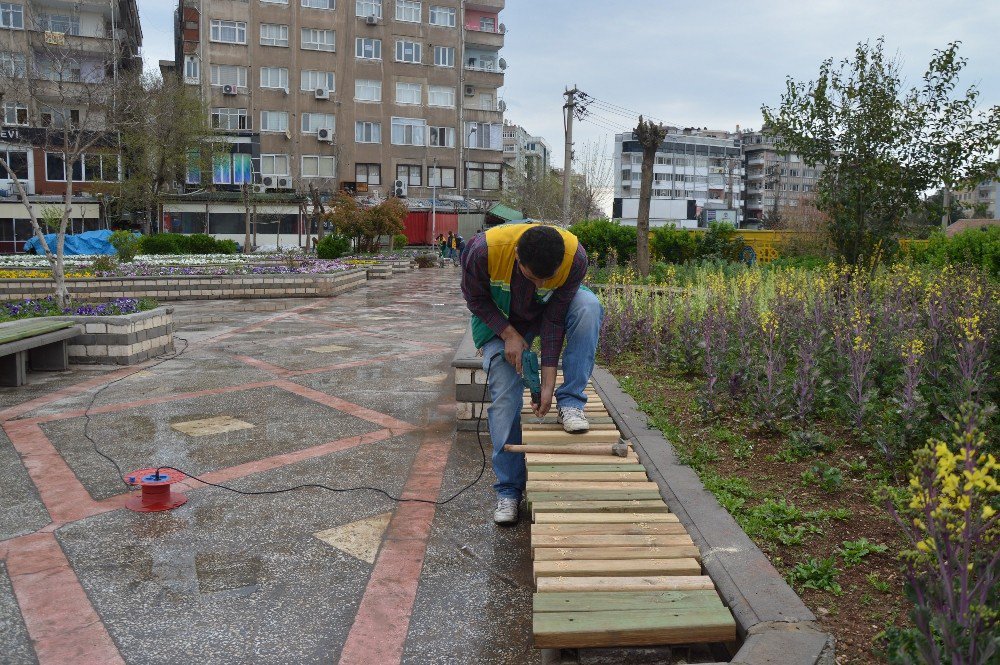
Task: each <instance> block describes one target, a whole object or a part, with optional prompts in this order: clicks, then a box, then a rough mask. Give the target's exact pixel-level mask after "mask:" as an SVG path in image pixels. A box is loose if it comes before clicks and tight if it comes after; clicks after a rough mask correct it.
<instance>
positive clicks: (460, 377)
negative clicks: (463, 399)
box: [455, 367, 472, 386]
mask: <svg viewBox="0 0 1000 665" xmlns="http://www.w3.org/2000/svg"><path fill="white" fill-rule="evenodd" d="M455 384H456V385H460V386H462V385H471V384H472V370H471V369H462V368H461V367H459V368H457V369H456V370H455Z"/></svg>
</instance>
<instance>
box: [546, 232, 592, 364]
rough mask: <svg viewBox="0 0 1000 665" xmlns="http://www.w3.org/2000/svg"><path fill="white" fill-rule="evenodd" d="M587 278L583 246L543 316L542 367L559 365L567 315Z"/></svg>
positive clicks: (580, 247) (577, 250)
mask: <svg viewBox="0 0 1000 665" xmlns="http://www.w3.org/2000/svg"><path fill="white" fill-rule="evenodd" d="M586 276H587V252H586V251H585V250H584V249H583V245H579V246H578V247H577V249H576V256H574V257H573V265H572V267H571V268H570V271H569V276H568V277H567V278H566V283H565V284H563V285H562V286H560V287H559V288H558V289H556V290H555V291H553V292H552V296H551V297H550V298H549V302H548V304H546V305H545V312H544V313H543V314H542V330H541V338H542V367H555V366H556V365H558V364H559V354H561V353H562V346H563V340H564V339H566V314H567V313H568V312H569V305H570V303H571V302H573V298H574V297H575V296H576V292H577V289H579V288H580V284H582V283H583V278H584V277H586Z"/></svg>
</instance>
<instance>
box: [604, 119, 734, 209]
mask: <svg viewBox="0 0 1000 665" xmlns="http://www.w3.org/2000/svg"><path fill="white" fill-rule="evenodd" d="M614 173H615V176H616V177H615V198H614V205H613V213H612V216H613V217H614V218H615V219H619V220H621V221H622V223H624V224H635V223H636V220H637V218H638V216H639V187H640V182H641V176H642V146H641V145H640V143H639V141H638V140H637V139H636V137H635V134H634V133H632V132H628V133H624V134H618V135H616V136H615V154H614ZM744 175H745V169H744V166H743V159H742V152H741V150H740V140H739V135H738V134H736V133H733V132H725V131H716V130H707V129H706V130H700V129H696V128H679V127H669V128H668V133H667V137H666V139H665V140H664V141H663V143H662V145H661V146H660V149H659V150H657V152H656V158H655V162H654V166H653V196H652V200H651V203H650V220H649V221H650V226H654V227H655V226H664V225H666V224H674V225H676V226H678V227H680V228H694V227H697V226H698V225H699V223H701V224H702V225H704V224H705V223H706V221H707V220H710V219H728V220H730V221H733V222H735V224H736V225H739V224H741V223H742V218H743V212H742V209H743V192H744V184H743V179H744Z"/></svg>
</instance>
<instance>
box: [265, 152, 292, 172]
mask: <svg viewBox="0 0 1000 665" xmlns="http://www.w3.org/2000/svg"><path fill="white" fill-rule="evenodd" d="M260 174H261V175H288V155H261V156H260Z"/></svg>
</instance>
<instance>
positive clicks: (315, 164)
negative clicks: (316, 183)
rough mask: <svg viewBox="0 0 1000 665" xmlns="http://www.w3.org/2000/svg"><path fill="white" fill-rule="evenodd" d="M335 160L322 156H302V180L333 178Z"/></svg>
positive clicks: (335, 167) (335, 166)
mask: <svg viewBox="0 0 1000 665" xmlns="http://www.w3.org/2000/svg"><path fill="white" fill-rule="evenodd" d="M336 170H337V159H336V158H335V157H325V156H323V155H302V177H303V178H333V177H334V176H335V175H336Z"/></svg>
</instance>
